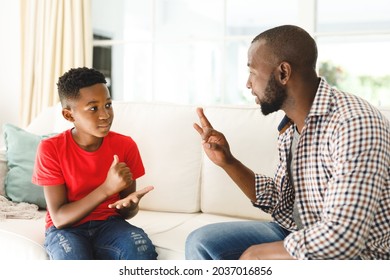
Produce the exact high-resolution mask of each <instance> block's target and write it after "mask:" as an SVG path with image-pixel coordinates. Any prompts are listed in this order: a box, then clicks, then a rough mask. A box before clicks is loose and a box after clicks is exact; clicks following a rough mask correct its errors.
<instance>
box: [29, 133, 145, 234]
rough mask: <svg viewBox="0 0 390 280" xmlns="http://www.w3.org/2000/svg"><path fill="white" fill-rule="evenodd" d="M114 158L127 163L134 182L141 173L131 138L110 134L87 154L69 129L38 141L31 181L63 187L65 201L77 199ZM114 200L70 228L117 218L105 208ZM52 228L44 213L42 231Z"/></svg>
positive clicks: (103, 175)
mask: <svg viewBox="0 0 390 280" xmlns="http://www.w3.org/2000/svg"><path fill="white" fill-rule="evenodd" d="M114 155H118V158H119V162H125V163H126V164H127V166H128V167H129V168H130V171H131V173H132V175H133V179H134V180H135V179H137V178H139V177H141V176H142V175H144V174H145V169H144V166H143V163H142V159H141V156H140V153H139V150H138V147H137V144H136V143H135V142H134V141H133V139H132V138H131V137H129V136H125V135H121V134H119V133H115V132H112V131H110V132H109V133H108V135H107V136H106V137H104V139H103V142H102V145H101V146H100V147H99V149H98V150H97V151H94V152H87V151H85V150H83V149H81V148H80V147H79V146H78V145H77V144H76V142H75V141H74V139H73V137H72V133H71V130H67V131H64V132H62V133H61V134H58V135H56V136H54V137H51V138H48V139H44V140H42V141H41V143H40V144H39V146H38V150H37V155H36V160H35V166H34V172H33V177H32V182H33V183H34V184H36V185H40V186H54V185H60V184H65V186H66V188H67V196H68V201H69V202H72V201H76V200H80V199H81V198H83V197H84V196H86V195H87V194H88V193H90V192H91V191H92V190H94V189H95V188H97V187H99V186H100V185H101V184H102V183H103V182H104V181H105V180H106V177H107V173H108V170H109V168H110V166H111V164H112V161H113V160H114ZM118 199H119V194H116V195H113V196H111V197H109V198H108V199H107V200H106V201H104V202H103V203H101V204H100V205H99V206H98V207H97V208H96V209H95V210H94V211H92V212H91V213H90V214H89V215H88V216H86V217H85V218H83V219H82V220H80V221H79V222H78V223H76V224H75V225H73V226H77V225H80V224H82V223H85V222H87V221H91V220H105V219H107V218H108V217H110V216H113V215H119V214H118V213H117V212H116V210H115V209H111V208H108V205H109V204H110V203H113V202H115V201H117V200H118ZM52 225H53V222H52V220H51V217H50V213H49V211H47V215H46V228H48V227H50V226H52Z"/></svg>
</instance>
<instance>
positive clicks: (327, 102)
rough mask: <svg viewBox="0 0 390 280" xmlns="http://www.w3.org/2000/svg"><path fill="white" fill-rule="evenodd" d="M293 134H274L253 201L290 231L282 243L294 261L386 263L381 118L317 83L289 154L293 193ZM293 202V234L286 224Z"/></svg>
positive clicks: (386, 157)
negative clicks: (268, 167)
mask: <svg viewBox="0 0 390 280" xmlns="http://www.w3.org/2000/svg"><path fill="white" fill-rule="evenodd" d="M286 120H287V121H288V119H287V118H286V119H285V120H284V123H287V122H286ZM293 133H294V124H291V125H290V126H289V127H288V128H287V129H285V130H284V131H283V132H281V134H280V135H279V138H278V145H279V155H280V163H279V165H278V168H277V171H276V174H275V177H274V178H269V177H266V176H263V175H260V174H256V191H257V201H256V203H255V206H258V207H260V208H261V209H263V210H264V211H266V212H268V213H271V214H272V216H273V218H274V219H275V221H276V222H278V223H279V224H280V225H281V226H283V227H284V228H287V229H289V230H291V231H292V233H291V234H290V235H289V236H288V237H287V238H286V239H285V241H284V244H285V247H286V249H287V250H288V251H289V253H290V254H291V255H292V256H294V257H296V258H298V259H354V258H356V257H360V258H362V259H390V185H389V182H390V175H389V174H390V124H389V121H388V119H386V117H384V116H383V115H382V114H381V113H380V112H379V111H378V110H377V109H375V108H374V107H372V106H371V105H369V104H368V103H367V102H366V101H364V100H362V99H360V98H358V97H356V96H353V95H349V94H347V93H344V92H341V91H338V90H337V89H335V88H331V87H330V86H329V85H328V84H327V83H326V81H325V80H323V79H321V82H320V85H319V88H318V90H317V94H316V97H315V99H314V103H313V105H312V108H311V110H310V112H309V114H308V116H307V118H306V121H305V126H304V128H303V130H302V132H301V137H300V141H299V143H298V147H297V150H296V154H295V156H296V164H295V167H294V169H293V170H292V172H293V176H292V177H293V178H294V184H293V185H294V187H295V190H294V189H293V187H292V184H290V182H289V177H288V172H287V168H288V166H287V164H288V160H287V159H288V158H289V152H290V147H291V141H292V138H293ZM295 197H296V199H297V202H298V209H299V213H300V217H301V220H302V223H303V226H304V228H303V229H301V230H298V229H297V226H296V225H295V224H294V221H293V215H292V212H293V204H294V199H295Z"/></svg>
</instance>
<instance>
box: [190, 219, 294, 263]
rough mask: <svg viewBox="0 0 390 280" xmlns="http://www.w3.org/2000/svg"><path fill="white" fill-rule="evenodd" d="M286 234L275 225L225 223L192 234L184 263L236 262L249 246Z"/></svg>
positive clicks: (277, 238) (271, 223) (255, 222)
mask: <svg viewBox="0 0 390 280" xmlns="http://www.w3.org/2000/svg"><path fill="white" fill-rule="evenodd" d="M289 234H290V232H289V231H288V230H285V229H284V228H282V227H281V226H279V225H278V224H277V223H275V222H258V221H254V222H252V221H248V222H225V223H216V224H210V225H206V226H204V227H201V228H199V229H197V230H195V231H193V232H192V233H191V234H190V235H189V236H188V238H187V241H186V252H185V253H186V259H187V260H237V259H238V258H239V257H240V256H241V254H242V253H243V252H244V251H245V250H246V249H248V248H249V247H250V246H251V245H255V244H261V243H267V242H273V241H280V240H284V239H285V238H286V237H287V235H289Z"/></svg>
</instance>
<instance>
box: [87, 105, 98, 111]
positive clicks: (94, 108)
mask: <svg viewBox="0 0 390 280" xmlns="http://www.w3.org/2000/svg"><path fill="white" fill-rule="evenodd" d="M89 110H90V111H96V110H97V107H96V106H94V107H91V108H89Z"/></svg>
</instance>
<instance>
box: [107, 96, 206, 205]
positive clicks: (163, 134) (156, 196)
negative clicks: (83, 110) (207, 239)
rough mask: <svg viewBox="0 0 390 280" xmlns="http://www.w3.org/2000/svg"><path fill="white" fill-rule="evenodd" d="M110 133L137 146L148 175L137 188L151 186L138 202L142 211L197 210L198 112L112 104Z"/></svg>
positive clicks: (187, 107) (183, 107) (187, 109)
mask: <svg viewBox="0 0 390 280" xmlns="http://www.w3.org/2000/svg"><path fill="white" fill-rule="evenodd" d="M113 108H114V113H115V118H114V123H113V126H112V130H113V131H116V132H119V133H123V134H126V135H130V136H131V137H132V138H133V139H134V140H135V142H136V143H137V145H138V148H139V150H140V153H141V157H142V159H143V162H144V165H145V170H146V174H145V175H144V176H143V177H141V178H139V179H137V185H138V187H139V188H140V187H144V186H148V185H153V186H154V187H155V189H154V190H153V191H152V192H150V193H148V194H147V195H146V196H145V197H144V198H143V199H142V200H141V203H140V208H141V209H144V210H157V211H169V212H182V213H193V212H198V211H199V209H200V206H199V196H200V194H199V193H200V187H199V183H200V168H201V157H202V153H201V147H200V139H199V136H198V135H197V133H196V131H195V130H194V128H193V127H192V124H193V123H194V122H195V121H196V112H195V108H194V107H192V106H177V105H170V104H156V103H153V104H148V103H129V102H123V103H121V102H115V103H113Z"/></svg>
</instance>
